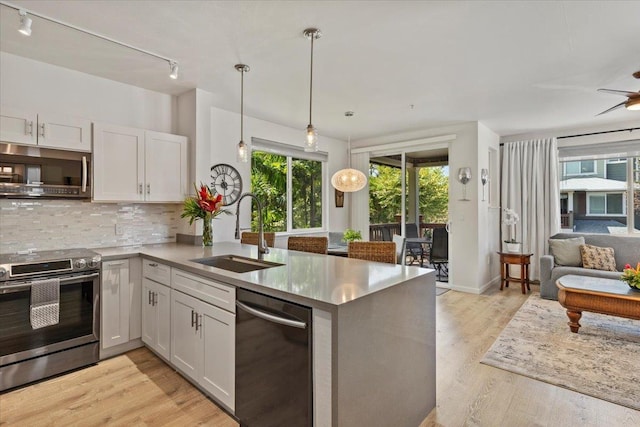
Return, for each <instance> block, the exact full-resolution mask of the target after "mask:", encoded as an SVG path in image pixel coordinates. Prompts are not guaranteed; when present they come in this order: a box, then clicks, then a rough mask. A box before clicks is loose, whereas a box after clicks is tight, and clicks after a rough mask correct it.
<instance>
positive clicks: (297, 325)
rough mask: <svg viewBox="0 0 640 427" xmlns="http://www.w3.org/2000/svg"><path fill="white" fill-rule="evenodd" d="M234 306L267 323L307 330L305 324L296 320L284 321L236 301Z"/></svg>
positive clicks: (281, 318)
mask: <svg viewBox="0 0 640 427" xmlns="http://www.w3.org/2000/svg"><path fill="white" fill-rule="evenodd" d="M236 305H237V306H238V307H239V308H241V309H242V310H244V311H246V312H247V313H250V314H253V315H254V316H256V317H259V318H261V319H264V320H266V321H269V322H274V323H279V324H281V325H285V326H291V327H292V328H298V329H306V328H307V324H306V323H305V322H299V321H297V320H291V319H285V318H283V317H278V316H274V315H273V314H271V313H265V312H264V311H261V310H257V309H255V308H252V307H249V306H248V305H246V304H244V303H241V302H240V301H236Z"/></svg>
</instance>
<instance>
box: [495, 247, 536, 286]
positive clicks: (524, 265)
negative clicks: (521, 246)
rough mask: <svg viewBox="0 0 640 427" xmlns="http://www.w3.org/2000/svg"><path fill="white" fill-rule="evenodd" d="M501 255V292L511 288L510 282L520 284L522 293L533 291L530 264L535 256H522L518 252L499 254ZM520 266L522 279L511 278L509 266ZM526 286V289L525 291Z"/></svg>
mask: <svg viewBox="0 0 640 427" xmlns="http://www.w3.org/2000/svg"><path fill="white" fill-rule="evenodd" d="M498 255H500V271H501V273H502V280H501V281H500V290H502V289H503V288H504V287H507V288H508V287H509V282H520V286H521V287H522V293H523V294H526V293H527V290H529V291H530V290H531V287H530V286H529V263H530V262H531V256H532V255H533V254H521V253H517V252H498ZM510 264H513V265H519V266H520V278H519V279H518V278H516V277H511V276H509V265H510ZM525 286H526V289H525Z"/></svg>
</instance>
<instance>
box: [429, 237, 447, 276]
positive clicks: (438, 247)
mask: <svg viewBox="0 0 640 427" xmlns="http://www.w3.org/2000/svg"><path fill="white" fill-rule="evenodd" d="M429 258H430V262H431V265H433V268H434V269H435V270H436V274H437V276H438V280H439V281H443V280H442V276H443V275H446V276H447V278H448V276H449V232H448V231H447V229H446V228H444V227H439V228H434V229H433V243H432V245H431V255H430V257H429Z"/></svg>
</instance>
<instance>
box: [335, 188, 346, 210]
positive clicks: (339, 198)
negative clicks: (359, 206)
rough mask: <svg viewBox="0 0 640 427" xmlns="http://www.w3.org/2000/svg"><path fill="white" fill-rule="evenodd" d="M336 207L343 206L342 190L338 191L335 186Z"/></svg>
mask: <svg viewBox="0 0 640 427" xmlns="http://www.w3.org/2000/svg"><path fill="white" fill-rule="evenodd" d="M335 195H336V208H341V207H343V206H344V191H340V190H338V189H337V188H336V194H335Z"/></svg>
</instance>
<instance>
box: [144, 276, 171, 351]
mask: <svg viewBox="0 0 640 427" xmlns="http://www.w3.org/2000/svg"><path fill="white" fill-rule="evenodd" d="M170 295H171V289H170V288H169V287H168V286H165V285H163V284H161V283H158V282H154V281H153V280H150V279H148V278H146V277H144V278H143V279H142V342H144V343H145V344H146V345H147V346H148V347H150V348H151V349H153V350H154V351H155V352H156V353H158V354H159V355H160V356H162V357H164V358H165V359H166V360H170V359H171V305H170Z"/></svg>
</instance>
